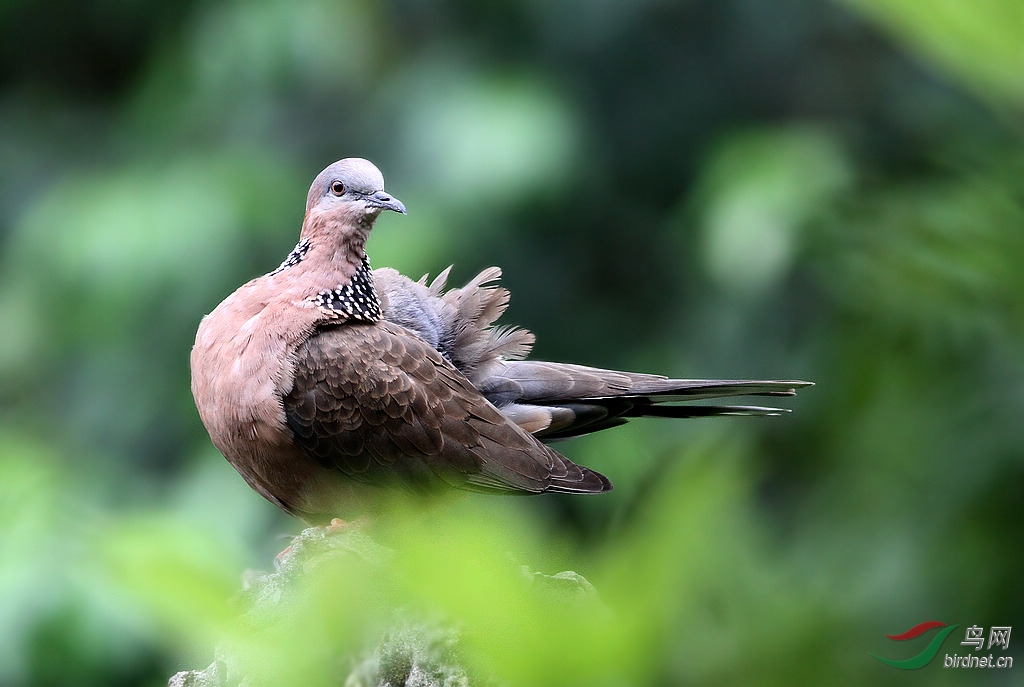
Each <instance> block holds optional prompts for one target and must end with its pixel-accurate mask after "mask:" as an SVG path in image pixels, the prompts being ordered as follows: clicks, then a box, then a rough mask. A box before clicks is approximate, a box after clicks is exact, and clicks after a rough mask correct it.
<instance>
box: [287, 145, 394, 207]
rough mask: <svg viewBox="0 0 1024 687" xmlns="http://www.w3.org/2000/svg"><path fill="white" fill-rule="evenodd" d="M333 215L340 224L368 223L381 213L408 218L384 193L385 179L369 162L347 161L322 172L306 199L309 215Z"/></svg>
mask: <svg viewBox="0 0 1024 687" xmlns="http://www.w3.org/2000/svg"><path fill="white" fill-rule="evenodd" d="M313 210H316V211H317V212H318V213H323V214H326V215H333V216H334V217H336V218H337V219H341V220H346V219H348V220H355V221H365V220H366V219H373V218H376V217H377V215H379V214H380V213H381V211H382V210H394V211H395V212H400V213H402V214H403V215H404V214H405V205H403V204H402V201H400V200H398V199H397V198H395V197H394V196H392V195H390V194H388V193H385V192H384V175H383V174H381V173H380V170H379V169H377V168H376V167H374V165H373V163H372V162H370V161H369V160H364V159H363V158H361V157H347V158H345V159H344V160H338V161H337V162H335V163H334V164H332V165H331V166H330V167H328V168H327V169H325V170H324V171H322V172H320V173H319V174H318V175H317V176H316V179H314V180H313V185H312V186H310V187H309V195H308V196H306V213H307V214H308V213H310V212H311V211H313Z"/></svg>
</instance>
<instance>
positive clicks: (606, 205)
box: [0, 0, 1024, 686]
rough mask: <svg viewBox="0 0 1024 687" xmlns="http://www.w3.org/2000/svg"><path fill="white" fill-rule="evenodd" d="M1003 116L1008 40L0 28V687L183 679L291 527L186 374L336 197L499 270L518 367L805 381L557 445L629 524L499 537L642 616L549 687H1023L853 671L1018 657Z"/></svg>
mask: <svg viewBox="0 0 1024 687" xmlns="http://www.w3.org/2000/svg"><path fill="white" fill-rule="evenodd" d="M1022 115H1024V5H1022V4H1021V3H1020V2H1019V1H1018V0H988V1H987V2H983V3H965V2H961V1H960V0H933V1H932V2H929V3H921V2H916V1H915V0H850V1H849V2H834V3H821V2H812V1H811V0H781V1H779V2H772V3H765V2H755V1H753V0H727V1H724V2H710V1H706V0H705V1H700V0H689V1H678V2H671V1H669V0H641V1H637V2H631V3H621V2H611V1H609V0H600V1H598V2H594V1H591V2H585V1H584V0H522V1H519V2H516V1H511V0H507V1H497V2H483V1H476V2H473V1H470V0H447V1H443V2H435V3H428V2H423V1H421V0H390V1H389V2H380V3H367V2H354V1H353V2H345V1H338V0H303V1H302V2H286V1H285V0H257V1H255V2H243V1H242V0H183V1H181V2H172V3H167V2H163V3H156V2H134V3H125V2H116V1H114V0H94V1H92V2H84V3H83V2H66V1H63V0H55V1H54V2H49V3H37V2H30V1H29V0H9V1H8V2H5V3H3V4H2V5H0V323H2V324H0V329H2V332H3V333H2V334H0V408H2V415H0V684H2V685H11V686H21V685H54V686H56V685H161V684H165V683H166V680H167V678H168V677H169V676H170V675H171V674H172V673H174V672H176V671H177V670H183V669H187V668H200V667H203V666H205V665H207V664H208V663H209V662H210V661H211V660H212V656H213V646H214V644H215V643H216V641H217V638H216V636H215V635H216V632H212V631H210V627H211V624H210V623H206V622H205V621H204V622H199V621H198V620H197V618H201V617H206V615H216V613H217V612H219V611H215V610H211V609H216V608H219V607H220V606H219V604H220V603H221V600H222V599H224V598H226V597H228V596H229V595H230V594H231V593H232V592H233V591H234V590H235V589H237V588H238V586H239V584H240V582H239V580H240V575H241V571H242V570H243V569H245V568H246V567H254V568H263V569H267V568H269V567H271V559H272V558H273V556H274V554H275V553H276V552H277V551H279V550H280V549H281V548H283V547H284V546H285V544H286V540H284V539H282V538H281V535H283V534H288V533H295V532H297V531H298V530H299V528H300V526H301V523H298V522H297V521H294V520H291V519H288V518H286V517H285V516H283V515H281V514H279V513H278V512H277V511H276V510H275V509H274V507H273V506H271V505H270V504H269V503H266V502H264V501H263V500H262V499H261V498H260V497H259V496H258V495H256V494H255V493H254V492H252V491H250V490H249V488H248V487H247V486H246V485H245V484H244V482H243V481H242V480H241V478H239V477H238V475H237V474H235V473H234V471H233V470H232V469H231V467H230V466H229V465H228V464H227V462H226V461H225V460H224V459H223V458H222V457H221V456H220V455H219V454H218V453H217V451H216V450H215V449H214V448H213V446H212V445H211V444H210V442H209V439H208V437H207V435H206V433H205V431H204V429H203V427H202V425H201V423H200V421H199V418H198V415H197V414H196V412H195V408H194V406H193V403H192V398H191V394H190V391H189V370H188V353H189V350H190V347H191V345H192V340H193V337H194V333H195V329H196V327H197V325H198V322H199V319H200V318H201V316H202V315H203V314H204V313H207V312H209V311H210V310H211V309H212V308H213V307H214V306H215V305H216V304H217V303H218V302H219V301H220V300H221V299H222V298H224V297H225V296H226V295H227V294H228V293H230V292H231V291H232V290H233V289H234V288H235V287H236V286H238V285H239V284H241V283H242V282H243V281H245V280H248V279H250V278H252V277H254V276H257V275H259V274H262V273H264V272H266V271H269V270H271V269H273V268H274V267H276V266H277V265H278V264H279V263H280V261H281V260H282V259H283V257H284V256H285V255H286V254H287V253H288V251H289V250H290V249H291V248H292V246H293V245H294V244H295V241H296V238H297V235H298V229H299V225H300V223H301V219H302V211H303V203H304V199H305V192H306V189H307V187H308V184H309V182H310V180H311V179H312V178H313V176H314V175H315V174H316V173H317V172H318V171H319V170H320V169H321V168H323V167H324V166H326V165H327V164H328V163H330V162H332V161H334V160H335V159H338V158H341V157H347V156H363V157H367V158H370V159H372V160H373V161H374V162H375V163H376V164H377V165H378V166H379V167H380V168H381V169H382V170H383V172H384V174H385V176H386V178H387V181H388V189H389V190H390V191H391V192H393V193H394V194H395V195H396V196H398V197H399V198H401V199H402V200H403V201H404V202H405V203H406V205H407V206H408V208H409V215H408V217H398V216H387V217H384V218H382V220H381V221H380V222H379V224H378V226H377V229H376V231H375V233H374V235H373V236H372V238H371V241H370V245H369V247H368V251H369V253H370V256H371V258H372V260H373V264H374V266H377V267H381V266H392V267H395V268H398V269H399V270H401V271H402V272H404V273H406V274H409V275H410V276H413V277H414V278H415V277H418V276H419V275H420V274H423V273H425V272H430V273H431V274H436V273H437V272H438V271H440V270H441V269H443V268H444V267H446V266H448V265H449V264H451V263H454V265H455V268H454V270H453V278H452V280H451V282H450V283H452V284H457V283H462V282H463V281H465V280H466V279H468V278H469V277H471V276H472V275H474V274H476V272H477V271H479V270H480V269H482V268H483V267H486V266H488V265H492V264H498V265H500V266H501V267H502V268H503V269H504V277H503V283H504V284H505V285H506V286H507V287H508V288H509V289H510V290H511V291H512V295H513V297H512V305H511V307H510V309H509V311H508V313H507V314H506V316H505V318H504V320H503V321H504V322H506V323H516V324H520V325H522V326H525V327H527V328H529V329H531V330H533V331H534V332H535V333H536V334H537V338H538V344H537V346H536V348H535V353H534V356H535V357H538V358H545V359H553V360H562V361H573V362H579V363H584V364H590V365H597V366H603V367H617V368H623V369H634V370H645V371H656V372H662V373H665V374H671V375H674V376H683V377H754V378H795V379H809V380H813V381H815V382H816V383H817V386H816V387H815V388H813V389H810V390H808V391H806V392H804V393H802V394H801V395H800V396H799V397H798V398H796V399H793V400H792V401H790V402H788V403H787V405H788V406H789V407H791V408H793V410H794V412H793V414H792V415H788V416H786V417H782V418H768V419H756V418H737V419H711V420H694V421H687V422H656V421H646V422H645V421H640V422H634V423H631V424H630V425H628V426H626V427H622V428H618V429H615V430H611V431H609V432H603V433H601V434H599V435H595V436H592V437H587V438H584V439H580V440H576V441H574V442H572V443H566V444H561V445H560V446H559V449H560V450H562V451H563V452H565V453H566V454H567V455H569V456H570V457H571V458H572V459H574V460H576V461H577V462H581V463H584V464H586V465H589V466H592V467H594V468H595V469H598V470H600V471H601V472H603V473H605V474H607V475H608V476H609V477H610V478H611V479H612V481H613V482H614V483H615V484H616V490H615V491H614V492H612V493H611V494H609V495H607V496H604V497H600V498H578V499H558V498H551V499H546V498H545V499H522V500H515V501H514V502H508V501H505V502H503V503H502V504H501V505H500V506H496V507H498V508H502V509H505V510H506V511H507V512H508V513H509V514H511V515H512V518H511V519H513V520H515V519H520V520H522V521H523V522H526V523H528V526H527V527H526V528H525V531H527V532H534V533H535V534H534V535H523V536H535V537H537V541H536V542H535V551H536V554H535V555H536V556H537V557H542V558H543V557H550V560H549V563H548V564H549V565H557V566H560V567H555V568H554V569H547V570H544V571H545V572H552V573H553V572H557V571H558V570H560V569H565V568H572V569H575V570H579V571H580V572H583V573H584V574H585V575H587V576H588V577H591V579H592V581H594V582H595V584H597V586H598V590H599V592H601V591H602V580H605V581H604V589H605V590H607V591H605V593H606V595H607V596H608V597H609V598H616V599H618V600H619V601H620V602H621V603H622V604H623V605H624V606H627V607H628V606H630V605H631V604H632V606H633V607H634V608H649V609H650V610H651V611H652V614H651V615H650V616H649V617H645V616H643V615H642V614H640V615H638V616H637V617H638V618H639V620H638V621H637V622H638V623H640V624H645V623H646V628H645V631H644V632H641V633H639V634H637V633H634V634H633V635H631V636H632V637H633V639H636V637H638V636H642V637H643V638H645V639H644V643H643V646H644V650H643V652H642V657H641V658H640V659H637V660H636V661H632V662H631V661H625V662H623V663H622V664H617V665H609V666H604V667H603V668H601V671H602V672H601V675H603V676H604V677H605V678H606V679H604V680H597V679H595V678H594V676H589V677H587V676H585V675H583V676H581V675H576V676H575V677H574V678H573V679H570V678H568V677H566V676H564V675H562V676H561V677H560V678H559V680H562V684H565V683H568V682H574V681H575V682H577V683H579V684H598V683H604V684H616V685H618V684H720V685H728V684H745V685H755V684H766V685H767V684H822V683H826V682H827V683H828V684H850V685H859V684H865V683H872V684H892V685H903V684H925V683H927V684H982V683H984V684H1024V683H1022V681H1021V679H1020V678H1019V677H1018V675H1019V673H1020V671H1021V670H1024V664H1022V665H1021V666H1014V668H1013V669H1010V670H1004V671H998V670H989V671H984V670H973V671H963V670H958V671H954V670H945V669H943V668H942V666H941V661H942V653H940V654H939V658H938V659H937V660H936V661H935V662H934V663H933V664H932V665H930V666H928V667H926V668H924V669H922V670H920V671H916V672H910V671H900V670H896V669H893V668H890V667H888V666H885V665H883V664H881V663H879V662H877V661H875V660H874V659H872V658H871V657H870V656H868V652H872V653H877V654H879V655H883V656H886V657H888V658H907V657H909V656H911V655H913V654H915V653H917V651H919V650H920V649H921V648H923V646H924V645H925V643H926V641H927V640H918V642H919V643H918V644H913V643H912V642H903V643H896V642H890V641H889V640H886V639H885V638H884V635H885V634H895V633H899V632H903V631H904V630H906V629H907V628H909V627H911V626H912V625H915V624H917V623H919V622H922V621H924V620H933V619H936V620H941V621H944V622H946V623H949V624H954V623H959V624H961V626H962V627H966V626H968V625H978V626H981V627H983V628H985V629H986V633H987V628H989V627H991V626H1017V627H1021V625H1022V624H1024V587H1022V585H1021V580H1022V576H1021V572H1022V570H1024V541H1022V539H1024V537H1022V534H1021V533H1022V514H1024V511H1022V506H1021V502H1022V496H1024V422H1022V421H1021V418H1022V416H1024V119H1022ZM513 538H514V537H513ZM496 539H498V540H501V537H499V536H497V535H496ZM546 541H551V542H558V544H557V546H554V545H548V546H547V547H546V544H545V542H546ZM643 542H646V544H644V543H643ZM643 546H647V547H648V549H649V553H650V551H656V552H659V553H658V554H657V555H655V554H651V555H652V556H654V558H642V557H639V558H636V559H628V558H627V553H624V552H630V553H629V555H633V554H635V553H636V550H637V547H643ZM546 548H547V549H556V548H557V549H558V550H557V551H550V550H546ZM545 560H548V559H545ZM631 560H636V561H639V560H644V561H647V563H648V564H649V565H650V567H649V568H643V567H642V566H640V564H639V563H637V565H636V568H635V569H632V568H631V567H630V566H631V563H630V561H631ZM533 567H536V568H538V569H544V564H543V563H536V562H533ZM623 567H625V569H628V570H630V573H629V575H627V576H626V578H627V579H631V581H632V582H631V584H630V583H625V584H622V583H621V579H620V584H619V586H616V583H615V582H614V579H615V575H614V574H612V573H609V572H608V571H609V570H616V569H618V570H621V569H623ZM648 575H651V576H653V577H656V578H657V579H658V580H660V582H658V584H656V585H654V587H653V588H655V589H657V590H660V592H663V593H664V596H662V597H661V599H660V602H659V603H657V604H654V605H650V606H644V603H642V602H641V601H640V600H636V599H633V600H631V597H630V596H629V589H630V588H631V586H632V587H637V588H643V587H649V586H650V585H649V580H648ZM651 584H653V583H651ZM659 585H660V586H659ZM634 602H635V603H634ZM655 608H656V609H657V612H656V613H655V612H654V609H655ZM215 624H216V623H213V625H215ZM200 628H201V629H200ZM542 631H543V630H542V629H538V630H537V632H542ZM1019 631H1020V632H1022V633H1024V627H1021V629H1020V630H1019ZM563 639H564V638H563ZM962 639H963V634H962V632H961V630H957V631H955V632H953V634H952V635H951V638H950V639H949V640H947V642H946V646H945V648H944V651H945V652H948V653H954V652H955V653H968V651H969V647H961V646H960V645H959V641H960V640H962ZM954 640H955V641H954ZM570 641H571V640H570ZM637 641H639V640H637ZM1021 641H1024V639H1019V638H1018V639H1011V643H1010V647H1009V650H1008V651H1007V652H1004V653H1005V654H1006V655H1012V656H1015V657H1019V658H1021V660H1022V661H1024V652H1021V651H1020V650H1019V646H1021V644H1020V642H1021ZM922 642H923V643H922ZM584 651H585V648H584ZM985 653H986V654H987V653H990V652H985ZM996 653H997V654H998V652H996ZM520 670H526V671H527V672H526V673H523V672H519V673H515V675H517V676H518V677H519V678H521V681H520V683H521V684H522V683H527V684H528V683H529V681H528V680H527V679H526V678H523V677H522V676H523V675H528V674H529V672H528V671H529V667H528V666H527V668H522V667H521V668H520ZM536 670H537V671H539V672H538V674H545V672H544V671H545V668H544V666H540V667H537V668H536ZM541 682H543V680H541V679H540V678H537V680H536V682H535V684H541ZM555 683H556V684H557V682H555Z"/></svg>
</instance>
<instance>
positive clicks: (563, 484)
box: [191, 158, 808, 523]
mask: <svg viewBox="0 0 1024 687" xmlns="http://www.w3.org/2000/svg"><path fill="white" fill-rule="evenodd" d="M384 210H393V211H395V212H399V213H402V214H405V206H404V205H403V204H402V203H401V202H400V201H399V200H398V199H397V198H395V197H393V196H391V195H389V194H388V193H387V192H385V191H384V178H383V176H382V175H381V173H380V172H379V171H378V170H377V168H376V167H374V166H373V164H371V163H370V162H369V161H367V160H363V159H359V158H349V159H345V160H340V161H338V162H336V163H334V164H332V165H331V166H329V167H328V168H327V169H325V170H324V171H322V172H321V173H320V174H319V175H318V176H317V177H316V179H315V180H314V181H313V185H312V186H311V187H310V189H309V195H308V196H307V198H306V214H305V219H304V220H303V223H302V233H301V236H300V239H299V243H298V245H297V246H296V247H295V249H294V250H293V251H292V252H291V254H290V255H289V256H288V257H287V259H285V261H284V262H283V263H282V264H281V266H280V267H278V268H277V269H276V270H274V271H273V272H270V273H269V274H266V275H264V276H262V277H258V278H256V279H253V280H252V281H250V282H248V283H247V284H244V285H243V286H242V287H240V288H239V289H238V290H237V291H235V292H234V293H233V294H231V295H230V296H228V297H227V298H226V299H225V300H224V301H223V302H222V303H221V304H220V305H218V306H217V308H216V309H214V311H213V312H212V313H210V314H209V315H207V316H206V317H205V318H203V321H202V323H201V324H200V326H199V331H198V333H197V335H196V342H195V347H194V348H193V350H192V358H191V363H192V393H193V395H194V397H195V401H196V406H197V407H198V409H199V414H200V417H201V418H202V421H203V423H204V424H205V425H206V429H207V430H208V431H209V433H210V437H211V438H212V439H213V443H214V444H215V445H216V446H217V448H218V449H220V451H221V452H222V453H223V454H224V455H225V456H226V457H227V459H228V461H230V462H231V464H232V465H233V466H234V467H235V469H237V470H238V472H239V473H241V475H242V477H244V478H245V480H246V481H247V482H248V483H249V485H250V486H251V487H252V488H253V489H255V490H256V491H258V492H259V493H260V494H262V495H263V496H264V497H266V498H267V499H268V500H270V501H271V502H272V503H274V504H276V505H277V506H279V507H280V508H282V509H283V510H285V511H286V512H288V513H291V514H293V515H296V516H299V517H301V518H303V519H305V520H307V521H308V522H311V523H320V522H325V521H328V520H330V519H331V518H332V517H333V516H335V515H341V514H346V515H348V514H351V513H353V512H354V511H359V510H360V509H362V508H367V507H369V505H370V503H371V502H372V500H373V494H374V493H379V491H378V490H377V487H381V486H385V485H387V486H397V487H401V488H405V489H407V490H411V491H413V492H430V491H434V490H436V488H438V487H445V486H450V487H458V488H462V489H471V490H477V491H486V492H499V493H529V494H536V493H540V492H565V493H596V492H605V491H608V490H609V489H611V488H612V487H611V483H610V482H609V481H608V479H607V478H605V477H604V476H603V475H601V474H599V473H597V472H595V471H593V470H590V469H589V468H585V467H582V466H579V465H576V464H575V463H573V462H571V461H570V460H568V459H567V458H565V457H564V456H562V455H560V454H559V453H557V452H556V451H554V450H553V449H551V448H550V447H549V446H548V445H547V442H550V441H554V440H557V439H564V438H567V437H573V436H578V435H581V434H587V433H590V432H595V431H598V430H602V429H606V428H608V427H613V426H615V425H619V424H622V423H624V422H626V421H627V420H628V419H630V418H635V417H704V416H710V415H773V414H777V413H779V412H782V411H780V410H778V409H775V408H765V407H760V406H746V405H707V404H703V403H698V404H692V403H690V404H687V403H683V402H692V401H702V400H704V399H709V398H720V397H729V396H740V395H752V396H789V395H792V394H794V393H795V390H796V389H797V388H800V387H803V386H807V385H808V383H806V382H798V381H749V380H747V381H726V380H691V379H667V378H665V377H661V376H658V375H650V374H636V373H630V372H617V371H611V370H601V369H596V368H592V367H584V366H581V365H569V364H560V363H549V362H538V361H530V360H524V358H525V357H526V355H527V353H528V352H529V350H530V347H531V346H532V344H533V335H532V334H530V333H529V332H527V331H526V330H523V329H515V328H508V327H495V326H494V325H493V323H494V321H495V320H496V319H497V318H498V317H499V316H500V315H501V313H502V312H503V311H504V310H505V307H506V306H507V304H508V292H507V291H506V290H505V289H503V288H500V287H498V286H497V285H496V284H495V282H496V281H497V279H498V278H499V276H500V275H501V272H500V270H498V269H497V268H493V267H492V268H490V269H487V270H484V271H483V272H481V273H480V274H479V275H477V277H476V278H474V279H473V280H472V281H471V282H470V283H469V284H467V285H466V286H464V287H462V288H457V289H450V290H447V291H445V288H444V287H445V283H446V279H447V275H448V270H445V271H444V272H442V273H441V275H439V276H438V277H437V278H436V279H434V280H433V281H432V282H431V283H429V284H428V283H427V280H426V277H424V278H423V279H421V280H419V281H416V282H414V281H412V280H410V279H408V278H406V277H403V276H402V275H400V274H398V273H397V272H395V271H394V270H391V269H379V270H376V271H371V270H370V265H369V261H368V260H367V257H366V252H365V245H366V239H367V236H368V235H369V233H370V230H371V229H372V228H373V225H374V222H375V221H376V219H377V217H378V215H379V214H380V213H381V212H382V211H384ZM449 269H450V268H449Z"/></svg>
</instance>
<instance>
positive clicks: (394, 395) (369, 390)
mask: <svg viewBox="0 0 1024 687" xmlns="http://www.w3.org/2000/svg"><path fill="white" fill-rule="evenodd" d="M296 363H297V364H296V368H295V383H294V387H293V389H292V391H291V392H290V393H289V394H288V395H287V396H286V397H285V398H284V410H285V415H286V417H287V420H288V425H289V427H290V428H291V430H292V432H293V433H294V435H295V441H296V443H297V444H298V445H299V446H301V447H302V449H303V450H304V451H305V452H306V453H307V454H308V455H309V456H310V457H312V458H313V459H315V460H316V461H317V462H319V463H320V464H321V465H323V466H324V467H328V468H331V469H337V470H340V471H342V472H344V473H345V474H346V475H348V476H349V477H351V478H352V479H354V480H357V481H360V482H366V483H370V484H379V485H386V484H397V485H402V486H406V487H410V488H412V489H415V490H427V489H430V488H432V487H434V486H437V485H444V484H448V485H451V486H455V487H461V488H465V489H474V490H483V491H502V492H528V493H539V492H544V491H558V492H602V491H608V490H609V489H611V484H610V483H609V482H608V480H607V479H606V478H605V477H603V476H602V475H599V474H598V473H596V472H594V471H592V470H589V469H587V468H584V467H580V466H578V465H575V464H574V463H572V462H571V461H569V460H568V459H566V458H564V457H563V456H561V455H559V454H558V453H557V452H555V451H554V450H552V449H550V448H548V447H547V446H545V445H544V444H542V443H540V442H539V441H538V440H536V439H534V438H533V437H532V436H531V435H530V434H529V433H527V432H526V431H524V430H523V429H521V428H520V427H518V426H517V425H515V424H514V423H512V422H511V421H509V420H508V419H507V418H506V417H505V416H504V415H502V414H501V413H500V412H499V411H498V410H497V409H496V408H495V407H494V406H493V405H491V403H490V402H488V401H487V399H486V398H484V397H483V395H481V394H480V392H479V391H477V390H476V388H474V387H473V385H472V384H471V383H470V382H469V380H467V379H466V377H465V376H464V375H463V374H462V373H461V372H459V371H458V370H456V369H455V368H454V367H453V366H452V365H451V363H449V362H448V361H447V360H445V359H444V358H442V357H441V355H440V354H439V353H438V352H437V351H436V350H435V349H434V348H433V347H432V346H430V345H429V344H427V343H426V342H424V341H423V340H422V339H420V338H419V337H418V336H416V335H414V334H412V333H411V332H409V331H408V330H407V329H405V328H403V327H401V326H399V325H395V324H392V323H389V322H386V321H382V322H377V323H374V324H346V325H340V326H334V327H329V328H325V329H323V330H321V331H319V332H317V333H316V334H314V335H313V336H311V337H310V338H309V339H308V340H307V341H306V342H305V343H304V344H303V345H302V346H301V347H300V348H299V350H298V352H297V361H296Z"/></svg>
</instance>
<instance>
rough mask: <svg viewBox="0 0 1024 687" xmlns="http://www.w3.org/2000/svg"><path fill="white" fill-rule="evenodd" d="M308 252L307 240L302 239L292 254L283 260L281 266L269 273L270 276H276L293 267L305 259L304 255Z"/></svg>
mask: <svg viewBox="0 0 1024 687" xmlns="http://www.w3.org/2000/svg"><path fill="white" fill-rule="evenodd" d="M308 252H309V239H302V240H301V241H299V242H298V243H297V244H296V245H295V248H293V249H292V252H291V253H289V254H288V257H287V258H285V259H284V262H282V263H281V266H280V267H278V268H277V269H276V270H274V271H273V272H271V274H277V273H278V272H284V271H285V270H286V269H288V268H289V267H295V265H298V264H299V263H300V262H302V259H303V258H305V257H306V253H308Z"/></svg>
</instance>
